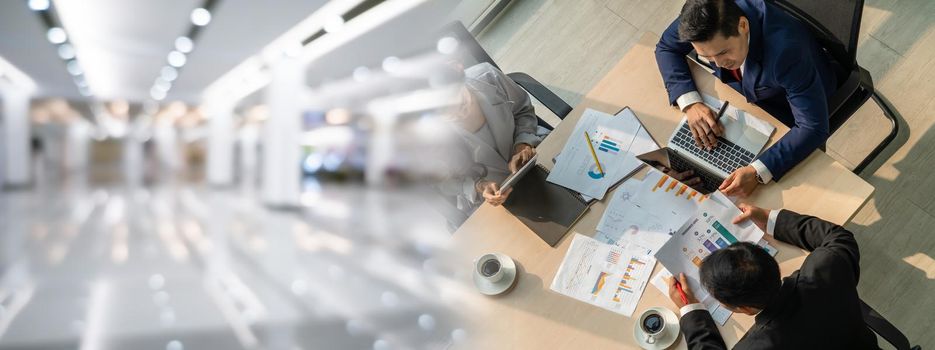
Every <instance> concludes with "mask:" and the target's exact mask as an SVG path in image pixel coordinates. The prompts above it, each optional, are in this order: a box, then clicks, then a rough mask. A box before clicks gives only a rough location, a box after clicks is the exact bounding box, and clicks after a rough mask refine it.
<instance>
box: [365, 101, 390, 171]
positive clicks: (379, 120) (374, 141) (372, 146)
mask: <svg viewBox="0 0 935 350" xmlns="http://www.w3.org/2000/svg"><path fill="white" fill-rule="evenodd" d="M395 125H396V115H395V114H392V113H385V114H377V115H375V116H374V128H373V134H372V135H371V139H370V143H369V144H368V145H367V163H366V164H367V165H366V169H364V178H365V179H366V181H367V183H368V184H370V185H380V184H382V183H384V182H385V181H386V174H387V171H388V170H389V168H390V166H391V165H392V163H393V144H394V141H393V140H394V137H393V130H394V129H395Z"/></svg>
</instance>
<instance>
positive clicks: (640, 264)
mask: <svg viewBox="0 0 935 350" xmlns="http://www.w3.org/2000/svg"><path fill="white" fill-rule="evenodd" d="M646 260H647V259H645V258H640V257H631V258H630V262H628V263H627V266H626V267H625V268H624V269H623V277H622V278H621V279H620V283H619V284H618V285H617V291H616V292H614V297H613V299H612V300H613V301H614V302H617V303H620V304H621V305H626V304H631V303H635V302H634V301H632V300H630V299H632V298H633V297H634V296H635V297H636V299H637V301H638V300H639V294H637V293H638V292H639V291H641V290H642V289H641V288H642V287H644V286H645V283H646V282H645V280H644V279H643V276H645V275H646V274H647V271H646V266H647V261H646ZM650 268H652V267H650ZM650 272H651V271H650Z"/></svg>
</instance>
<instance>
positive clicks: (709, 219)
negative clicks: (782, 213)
mask: <svg viewBox="0 0 935 350" xmlns="http://www.w3.org/2000/svg"><path fill="white" fill-rule="evenodd" d="M715 193H719V192H715ZM740 214H741V212H740V209H738V208H737V207H735V206H733V205H727V206H724V205H720V204H718V203H717V202H716V201H702V202H701V203H699V204H698V210H697V211H696V212H695V214H694V215H692V216H690V217H689V219H688V221H686V222H685V224H684V225H682V227H681V228H679V230H678V231H676V233H675V234H674V235H673V236H672V238H671V239H669V241H667V242H666V243H665V244H664V245H663V246H662V248H660V249H659V251H658V252H656V255H655V256H656V259H659V262H660V263H662V265H663V266H665V268H666V270H668V271H670V272H672V273H684V274H685V277H686V278H687V279H688V284H689V287H690V288H691V290H692V291H693V292H694V293H695V296H696V297H698V300H701V302H702V303H704V304H705V305H706V306H708V311H711V315H712V316H715V317H716V320H717V321H718V322H719V323H721V324H723V322H721V321H724V322H726V318H727V317H730V314H729V311H726V309H723V308H722V307H719V306H720V304H718V303H717V300H715V299H714V298H713V297H711V296H710V295H709V294H708V292H707V291H706V290H705V289H704V288H703V287H702V286H701V279H700V276H699V273H698V268H699V267H700V266H701V261H702V260H704V258H705V257H707V256H708V255H710V254H711V253H713V252H715V251H717V250H718V249H721V248H725V247H727V246H729V245H731V244H733V243H736V242H741V241H743V242H752V243H754V244H756V243H758V242H760V240H761V239H762V238H763V231H762V230H760V229H759V228H758V227H757V226H756V225H754V224H753V223H752V222H751V221H749V220H747V221H744V222H742V223H741V224H739V225H734V224H733V223H732V221H733V219H734V218H735V217H737V216H738V215H740ZM657 287H658V286H657ZM667 289H668V288H667ZM722 309H723V310H722ZM725 312H726V313H727V316H723V314H724V313H725Z"/></svg>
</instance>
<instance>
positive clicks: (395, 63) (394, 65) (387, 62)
mask: <svg viewBox="0 0 935 350" xmlns="http://www.w3.org/2000/svg"><path fill="white" fill-rule="evenodd" d="M400 64H401V62H400V61H399V57H396V56H390V57H387V58H384V59H383V64H382V66H383V70H385V71H387V72H388V73H393V72H395V71H397V70H399V65H400Z"/></svg>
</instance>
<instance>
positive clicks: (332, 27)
mask: <svg viewBox="0 0 935 350" xmlns="http://www.w3.org/2000/svg"><path fill="white" fill-rule="evenodd" d="M324 27H325V31H326V32H328V33H334V32H337V31H339V30H341V28H344V18H341V16H334V17H331V18H329V19H328V21H327V22H325V26H324Z"/></svg>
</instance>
